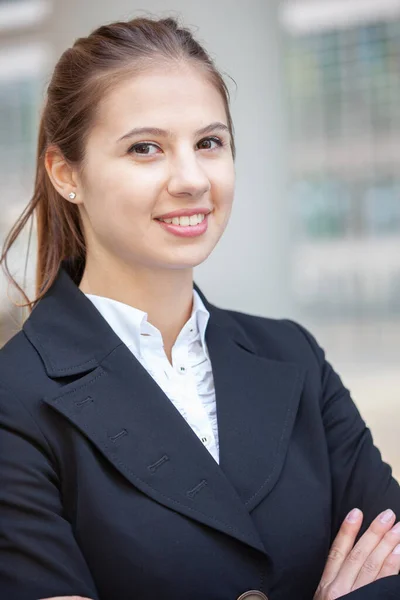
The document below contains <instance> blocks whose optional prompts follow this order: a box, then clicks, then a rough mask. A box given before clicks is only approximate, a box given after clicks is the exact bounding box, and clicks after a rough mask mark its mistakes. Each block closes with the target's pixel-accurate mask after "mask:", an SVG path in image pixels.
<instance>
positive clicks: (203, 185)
mask: <svg viewBox="0 0 400 600" xmlns="http://www.w3.org/2000/svg"><path fill="white" fill-rule="evenodd" d="M210 188H211V183H210V180H209V178H208V176H207V174H206V172H205V171H204V169H203V168H202V167H201V165H200V164H199V161H198V159H197V158H196V155H195V153H194V152H193V151H186V152H185V153H184V154H183V155H182V156H180V157H178V158H176V160H174V161H173V162H172V163H171V166H170V177H169V181H168V192H169V193H170V194H171V196H176V197H180V196H182V197H188V196H189V197H193V198H194V199H197V198H201V197H202V196H203V195H204V194H206V193H207V192H208V191H209V190H210Z"/></svg>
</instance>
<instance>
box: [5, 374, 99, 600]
mask: <svg viewBox="0 0 400 600" xmlns="http://www.w3.org/2000/svg"><path fill="white" fill-rule="evenodd" d="M72 595H80V596H83V597H87V598H91V599H93V600H98V594H97V592H96V588H95V585H94V583H93V580H92V577H91V575H90V572H89V569H88V566H87V564H86V563H85V559H84V557H83V556H82V553H81V551H80V549H79V547H78V545H77V543H76V540H75V538H74V535H73V532H72V529H71V525H70V523H69V522H68V521H67V520H66V518H65V516H64V515H63V507H62V501H61V497H60V486H59V481H58V476H57V473H56V469H55V462H54V458H53V457H52V453H51V450H50V448H49V446H48V444H47V442H46V440H45V438H44V437H43V435H42V433H41V431H40V430H39V428H38V426H37V425H36V423H35V421H34V420H33V418H32V417H31V416H30V414H29V413H28V412H27V410H26V409H25V407H24V406H23V405H22V404H21V403H20V402H19V400H18V399H17V398H15V397H14V396H13V395H12V393H11V392H10V391H8V390H5V389H3V388H2V387H1V385H0V598H2V599H3V598H4V599H7V600H33V599H35V600H36V599H39V598H50V597H53V596H72Z"/></svg>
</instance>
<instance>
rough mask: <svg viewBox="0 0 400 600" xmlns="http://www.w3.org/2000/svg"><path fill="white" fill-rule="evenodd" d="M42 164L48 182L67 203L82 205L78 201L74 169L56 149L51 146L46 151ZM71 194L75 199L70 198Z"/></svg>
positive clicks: (80, 200)
mask: <svg viewBox="0 0 400 600" xmlns="http://www.w3.org/2000/svg"><path fill="white" fill-rule="evenodd" d="M44 164H45V167H46V171H47V174H48V176H49V178H50V181H51V182H52V184H53V186H54V187H55V189H56V190H57V192H58V193H59V194H60V195H61V196H63V198H65V199H66V200H68V202H72V203H73V204H82V199H79V195H78V177H77V173H76V169H74V168H73V167H72V166H71V165H70V163H69V162H68V161H67V160H66V159H65V158H64V156H63V155H62V153H61V152H60V150H59V149H58V148H57V147H55V146H51V147H50V148H48V149H47V151H46V156H45V160H44ZM71 192H74V194H75V198H70V196H69V194H71Z"/></svg>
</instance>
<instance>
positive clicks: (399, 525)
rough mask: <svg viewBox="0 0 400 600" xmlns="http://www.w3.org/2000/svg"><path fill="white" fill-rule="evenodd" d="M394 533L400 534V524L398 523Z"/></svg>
mask: <svg viewBox="0 0 400 600" xmlns="http://www.w3.org/2000/svg"><path fill="white" fill-rule="evenodd" d="M392 531H393V533H400V523H396V525H395V526H394V527H393V529H392Z"/></svg>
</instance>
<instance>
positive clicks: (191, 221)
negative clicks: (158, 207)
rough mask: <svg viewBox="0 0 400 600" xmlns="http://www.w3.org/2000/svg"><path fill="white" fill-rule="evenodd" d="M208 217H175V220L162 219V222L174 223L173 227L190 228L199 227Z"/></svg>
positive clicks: (200, 215)
mask: <svg viewBox="0 0 400 600" xmlns="http://www.w3.org/2000/svg"><path fill="white" fill-rule="evenodd" d="M205 218H206V215H204V214H199V215H192V216H191V217H174V218H173V219H160V221H164V223H172V224H173V225H180V226H181V227H188V226H189V225H190V226H193V225H199V223H202V222H203V221H204V219H205Z"/></svg>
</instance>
